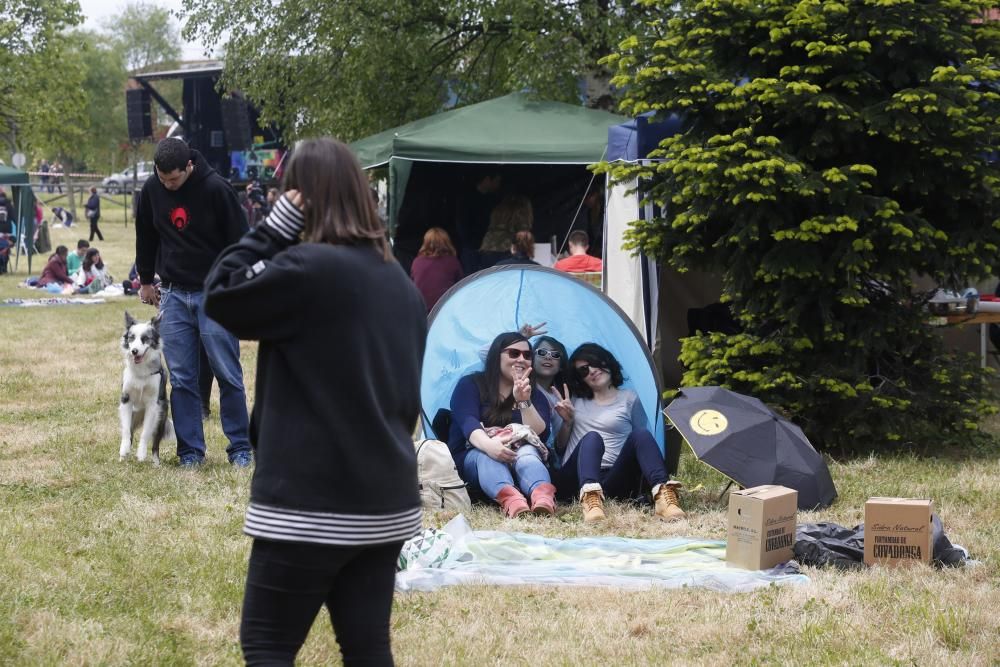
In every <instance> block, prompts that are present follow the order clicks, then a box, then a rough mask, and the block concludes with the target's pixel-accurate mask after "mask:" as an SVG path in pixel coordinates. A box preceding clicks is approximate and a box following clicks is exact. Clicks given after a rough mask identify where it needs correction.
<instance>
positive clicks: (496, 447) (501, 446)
mask: <svg viewBox="0 0 1000 667" xmlns="http://www.w3.org/2000/svg"><path fill="white" fill-rule="evenodd" d="M508 442H510V435H497V436H494V437H492V438H490V439H489V440H488V441H487V443H486V447H485V448H484V449H483V453H485V454H486V455H487V456H488V457H490V458H491V459H493V460H494V461H499V462H500V463H513V462H514V459H516V458H517V452H515V451H514V450H513V449H511V448H510V447H508V446H507V443H508Z"/></svg>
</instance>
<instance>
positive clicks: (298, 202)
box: [285, 190, 305, 211]
mask: <svg viewBox="0 0 1000 667" xmlns="http://www.w3.org/2000/svg"><path fill="white" fill-rule="evenodd" d="M285 196H286V197H288V201H290V202H292V204H294V205H295V208H297V209H299V210H300V211H302V210H304V209H305V206H304V205H303V202H302V193H301V192H299V191H298V190H285Z"/></svg>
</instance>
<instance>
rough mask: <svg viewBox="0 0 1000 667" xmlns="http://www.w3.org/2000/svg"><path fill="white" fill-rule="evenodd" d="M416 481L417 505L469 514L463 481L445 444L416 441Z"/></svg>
mask: <svg viewBox="0 0 1000 667" xmlns="http://www.w3.org/2000/svg"><path fill="white" fill-rule="evenodd" d="M414 445H415V446H416V448H417V479H418V481H419V482H420V502H421V504H422V505H423V506H424V507H425V508H427V509H429V510H434V511H438V512H440V511H442V510H447V511H450V512H468V511H470V510H471V509H472V501H471V500H470V499H469V492H468V491H466V490H465V482H463V481H462V478H461V477H459V476H458V470H456V469H455V460H454V459H453V458H452V457H451V450H450V449H448V445H446V444H445V443H443V442H441V441H440V440H431V439H427V440H418V441H417V442H415V443H414Z"/></svg>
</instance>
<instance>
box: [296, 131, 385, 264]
mask: <svg viewBox="0 0 1000 667" xmlns="http://www.w3.org/2000/svg"><path fill="white" fill-rule="evenodd" d="M282 186H283V188H284V189H285V190H298V191H299V192H300V193H302V198H303V200H304V201H305V207H304V209H303V212H304V214H305V219H306V220H305V229H304V230H303V234H302V235H303V238H304V239H305V240H306V241H309V242H311V243H332V244H335V245H370V246H372V247H374V248H376V249H377V250H379V251H380V252H381V253H382V257H383V258H384V259H385V260H386V261H388V260H391V259H392V251H391V249H390V248H389V242H388V241H387V240H386V236H385V227H384V226H383V225H382V221H381V220H380V219H379V217H378V212H377V211H376V210H375V205H374V203H373V202H372V196H371V193H370V192H369V187H368V179H367V178H365V175H364V172H362V171H361V165H360V164H358V160H357V158H356V157H354V153H352V152H351V149H350V148H348V147H347V146H345V145H344V144H342V143H341V142H339V141H337V140H336V139H331V138H330V137H321V138H318V139H307V140H305V141H302V142H300V143H299V144H297V145H296V146H295V149H294V150H293V151H292V159H291V160H290V161H289V163H288V168H287V169H286V170H285V176H284V179H283V182H282Z"/></svg>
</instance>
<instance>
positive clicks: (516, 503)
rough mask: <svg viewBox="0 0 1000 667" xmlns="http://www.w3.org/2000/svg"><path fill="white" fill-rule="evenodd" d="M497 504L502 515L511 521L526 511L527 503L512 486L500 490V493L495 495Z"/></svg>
mask: <svg viewBox="0 0 1000 667" xmlns="http://www.w3.org/2000/svg"><path fill="white" fill-rule="evenodd" d="M497 502H498V503H499V504H500V509H502V510H503V513H504V514H505V515H507V516H509V517H510V518H511V519H513V518H514V517H516V516H517V515H518V514H524V513H525V512H527V511H528V501H527V500H525V498H524V496H523V495H521V492H520V491H518V490H517V489H515V488H514V487H513V486H505V487H503V488H502V489H500V493H498V494H497Z"/></svg>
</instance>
